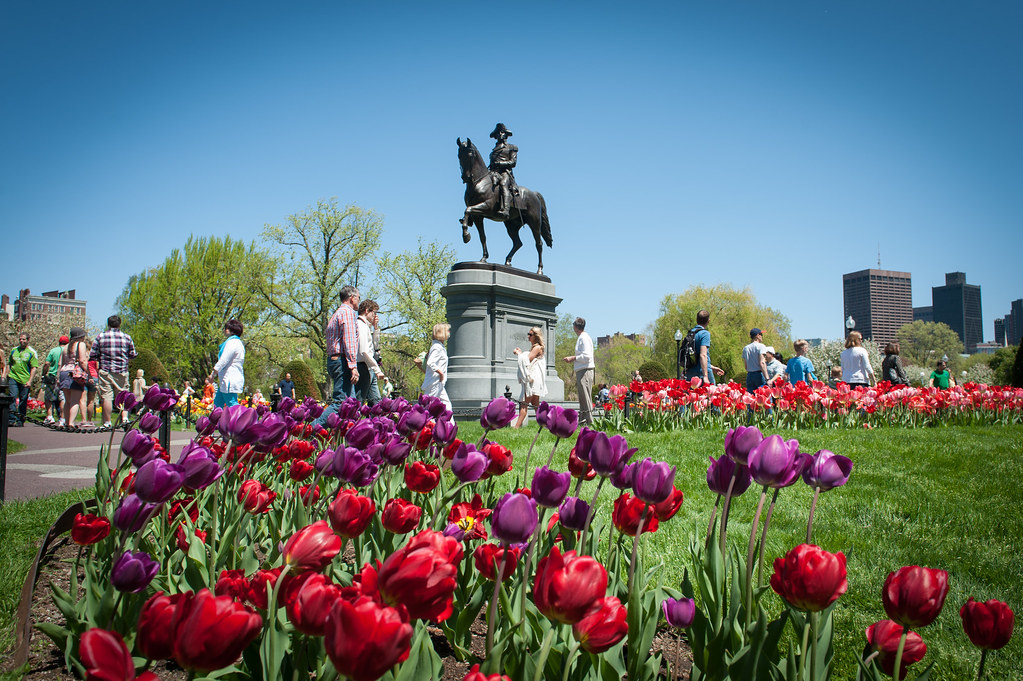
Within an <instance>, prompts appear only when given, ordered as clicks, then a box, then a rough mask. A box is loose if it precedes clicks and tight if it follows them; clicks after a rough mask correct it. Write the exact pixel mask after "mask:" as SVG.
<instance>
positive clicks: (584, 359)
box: [564, 317, 595, 425]
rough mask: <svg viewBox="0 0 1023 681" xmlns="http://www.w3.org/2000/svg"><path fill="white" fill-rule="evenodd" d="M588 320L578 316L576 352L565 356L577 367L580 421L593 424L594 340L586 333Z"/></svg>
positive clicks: (573, 326) (575, 326) (575, 327)
mask: <svg viewBox="0 0 1023 681" xmlns="http://www.w3.org/2000/svg"><path fill="white" fill-rule="evenodd" d="M585 328H586V320H585V319H583V318H582V317H576V318H575V321H574V322H572V330H573V331H575V335H576V336H578V339H577V340H576V342H575V354H574V355H570V356H568V357H565V358H564V360H565V361H566V362H571V363H572V364H573V366H574V367H575V389H576V391H578V393H579V423H580V424H586V425H593V368H594V366H595V365H594V363H593V340H592V339H591V338H590V334H588V333H586V331H584V329H585Z"/></svg>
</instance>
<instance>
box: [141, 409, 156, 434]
mask: <svg viewBox="0 0 1023 681" xmlns="http://www.w3.org/2000/svg"><path fill="white" fill-rule="evenodd" d="M160 423H162V420H161V419H160V417H159V416H157V415H156V414H154V413H152V412H149V413H148V414H146V415H144V416H143V417H142V418H141V419H139V426H138V428H139V430H141V431H142V432H143V433H146V434H148V435H152V434H153V433H155V432H156V431H158V430H159V429H160Z"/></svg>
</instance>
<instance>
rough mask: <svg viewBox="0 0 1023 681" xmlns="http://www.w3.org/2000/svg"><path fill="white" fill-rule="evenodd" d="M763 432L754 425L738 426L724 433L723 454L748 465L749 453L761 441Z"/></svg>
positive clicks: (736, 461)
mask: <svg viewBox="0 0 1023 681" xmlns="http://www.w3.org/2000/svg"><path fill="white" fill-rule="evenodd" d="M763 439H764V434H763V433H761V432H760V429H759V428H756V427H754V426H749V427H746V426H739V427H738V428H735V429H734V430H729V431H728V434H727V435H725V454H727V455H728V458H729V459H731V460H732V461H734V462H735V463H741V464H742V465H744V466H746V465H749V463H748V460H749V454H750V452H751V451H752V450H753V448H754V447H756V446H757V445H758V444H760V443H761V441H762V440H763Z"/></svg>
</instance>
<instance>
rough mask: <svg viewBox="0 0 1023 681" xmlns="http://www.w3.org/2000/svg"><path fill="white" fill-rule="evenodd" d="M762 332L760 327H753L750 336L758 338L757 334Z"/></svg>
mask: <svg viewBox="0 0 1023 681" xmlns="http://www.w3.org/2000/svg"><path fill="white" fill-rule="evenodd" d="M762 333H763V331H761V330H760V329H757V328H753V329H750V332H749V337H750V338H756V337H757V336H759V335H760V334H762Z"/></svg>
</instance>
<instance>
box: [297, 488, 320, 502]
mask: <svg viewBox="0 0 1023 681" xmlns="http://www.w3.org/2000/svg"><path fill="white" fill-rule="evenodd" d="M310 487H311V485H302V486H301V487H299V488H298V495H299V497H301V498H302V505H303V506H309V505H310V504H315V503H316V502H317V501H319V500H320V486H319V485H317V486H316V487H313V491H312V492H310V491H309V488H310Z"/></svg>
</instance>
